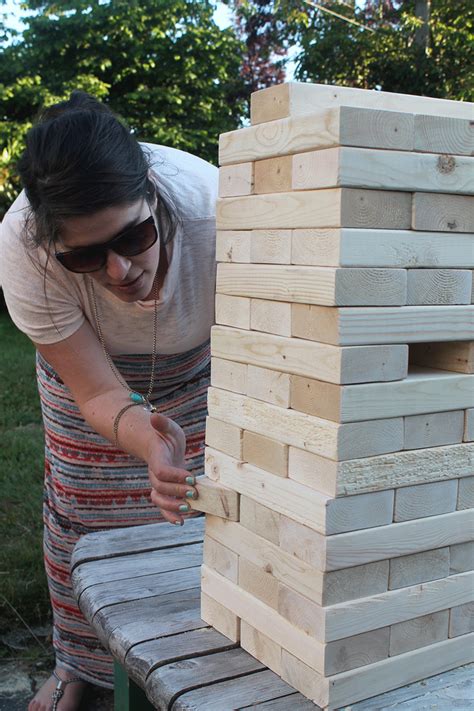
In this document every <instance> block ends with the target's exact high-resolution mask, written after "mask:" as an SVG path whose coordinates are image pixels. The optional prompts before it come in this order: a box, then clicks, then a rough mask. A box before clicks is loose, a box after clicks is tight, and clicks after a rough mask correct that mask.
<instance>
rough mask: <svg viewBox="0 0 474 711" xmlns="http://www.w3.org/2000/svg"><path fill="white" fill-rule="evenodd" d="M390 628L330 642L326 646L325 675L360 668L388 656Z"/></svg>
mask: <svg viewBox="0 0 474 711" xmlns="http://www.w3.org/2000/svg"><path fill="white" fill-rule="evenodd" d="M389 638H390V628H389V627H382V628H381V629H378V630H372V631H371V632H365V633H364V634H356V635H353V636H352V637H346V638H345V639H339V640H337V641H336V642H329V644H328V645H327V646H326V664H325V670H324V672H325V675H326V676H331V675H333V674H339V673H340V672H345V671H349V669H359V668H360V667H365V666H367V665H368V664H374V663H375V662H379V661H381V660H382V659H387V658H388V649H389Z"/></svg>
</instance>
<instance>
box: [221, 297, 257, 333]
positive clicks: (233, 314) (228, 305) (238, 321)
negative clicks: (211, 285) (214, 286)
mask: <svg viewBox="0 0 474 711" xmlns="http://www.w3.org/2000/svg"><path fill="white" fill-rule="evenodd" d="M216 323H221V324H224V325H226V326H235V327H236V328H246V329H249V328H250V299H246V298H243V297H241V296H227V295H226V294H216Z"/></svg>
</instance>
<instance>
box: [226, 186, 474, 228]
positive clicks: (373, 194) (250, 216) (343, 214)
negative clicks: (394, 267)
mask: <svg viewBox="0 0 474 711" xmlns="http://www.w3.org/2000/svg"><path fill="white" fill-rule="evenodd" d="M416 194H418V193H416ZM420 194H423V195H425V194H426V195H431V193H420ZM434 194H436V195H437V197H439V195H438V193H434ZM446 197H452V196H450V195H448V196H443V199H446ZM453 197H455V198H456V197H458V196H453ZM411 211H412V196H411V193H403V192H396V191H392V190H365V189H363V188H328V189H323V190H305V191H301V192H298V191H292V192H286V193H272V194H269V195H248V196H247V195H245V196H242V197H229V198H219V200H218V201H217V229H219V230H255V229H266V230H268V229H272V230H273V229H276V230H282V229H296V228H315V227H359V228H360V227H368V228H379V229H394V230H409V229H410V227H411ZM415 229H423V230H431V228H430V227H419V226H416V227H415ZM438 230H439V227H438ZM442 230H443V231H444V232H446V231H448V232H449V231H453V230H452V229H450V228H449V227H448V228H447V227H443V228H442ZM458 231H460V232H466V231H468V230H458Z"/></svg>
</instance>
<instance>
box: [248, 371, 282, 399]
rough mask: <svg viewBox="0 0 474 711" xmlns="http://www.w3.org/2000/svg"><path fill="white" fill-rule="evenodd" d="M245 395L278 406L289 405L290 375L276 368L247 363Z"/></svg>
mask: <svg viewBox="0 0 474 711" xmlns="http://www.w3.org/2000/svg"><path fill="white" fill-rule="evenodd" d="M247 395H248V396H249V397H254V398H256V399H257V400H263V401H264V402H270V403H272V404H273V405H278V406H279V407H289V406H290V376H289V375H288V373H281V372H280V371H278V370H269V369H268V368H258V367H257V366H255V365H249V366H248V381H247Z"/></svg>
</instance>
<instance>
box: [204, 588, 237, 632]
mask: <svg viewBox="0 0 474 711" xmlns="http://www.w3.org/2000/svg"><path fill="white" fill-rule="evenodd" d="M201 617H202V619H203V620H204V622H207V624H208V625H212V627H214V628H215V629H216V630H217V631H218V632H220V633H221V634H223V635H224V636H225V637H228V638H229V639H230V640H231V641H232V642H238V641H239V639H240V620H239V618H238V617H237V615H235V614H234V613H233V612H231V611H230V610H229V609H228V608H227V607H226V606H225V605H223V604H222V603H220V602H217V600H214V598H213V597H211V596H210V595H206V593H205V592H201Z"/></svg>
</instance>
